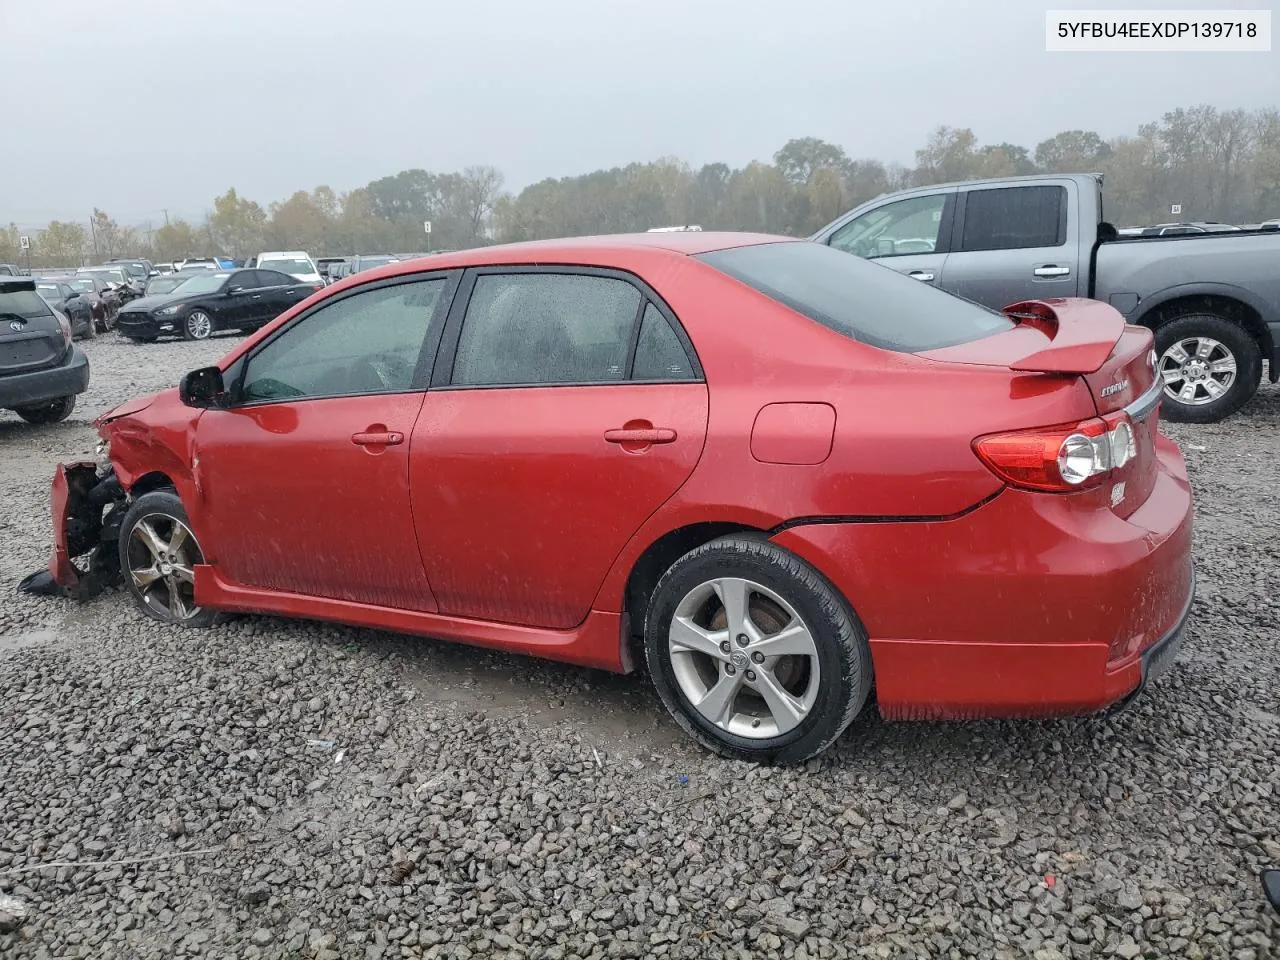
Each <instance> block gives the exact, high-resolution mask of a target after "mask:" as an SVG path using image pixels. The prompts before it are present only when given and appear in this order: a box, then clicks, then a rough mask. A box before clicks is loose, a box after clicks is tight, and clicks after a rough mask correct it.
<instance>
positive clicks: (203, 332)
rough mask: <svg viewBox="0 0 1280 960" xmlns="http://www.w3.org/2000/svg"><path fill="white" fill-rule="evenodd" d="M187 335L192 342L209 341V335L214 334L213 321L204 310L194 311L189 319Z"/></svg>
mask: <svg viewBox="0 0 1280 960" xmlns="http://www.w3.org/2000/svg"><path fill="white" fill-rule="evenodd" d="M187 333H189V334H190V335H191V339H192V340H207V339H209V334H211V333H213V321H212V320H210V319H209V315H208V314H207V313H205V312H204V311H203V310H194V311H192V313H191V316H189V317H187Z"/></svg>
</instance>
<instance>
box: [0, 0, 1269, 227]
mask: <svg viewBox="0 0 1280 960" xmlns="http://www.w3.org/2000/svg"><path fill="white" fill-rule="evenodd" d="M1137 5H1138V3H1136V2H1135V3H1133V4H1108V3H1106V2H1101V0H1100V2H1095V3H1092V4H1090V3H1078V2H1077V3H1072V2H1069V0H1066V2H1056V3H1033V2H1028V0H888V2H886V0H541V2H537V3H531V2H524V0H503V2H499V0H464V2H461V3H455V2H444V0H360V2H357V0H293V2H289V3H285V2H283V0H206V2H201V3H196V2H187V0H163V2H152V0H132V2H128V3H125V2H116V0H76V2H72V0H38V2H37V0H0V69H3V75H4V80H3V89H4V90H5V92H6V93H7V96H6V97H5V103H4V105H3V107H0V116H2V117H3V119H2V120H0V144H3V145H4V149H0V222H5V223H7V222H9V221H17V222H18V223H20V224H23V225H36V224H42V223H43V222H44V221H46V220H48V219H50V218H64V219H65V218H79V219H85V218H87V217H88V216H89V214H90V212H91V210H92V208H93V207H94V206H95V205H96V206H98V207H101V208H102V209H105V210H106V211H107V212H109V213H110V214H111V215H112V216H114V217H115V218H116V219H117V220H119V221H121V222H122V223H130V224H132V223H139V222H142V221H146V220H151V221H153V222H162V221H163V212H162V211H163V210H164V209H165V208H167V209H168V210H169V213H170V216H177V215H183V216H188V217H192V216H194V217H199V216H200V215H201V214H202V213H203V211H204V210H205V209H206V208H207V207H208V205H209V203H210V200H211V199H212V198H213V196H215V195H216V194H218V193H221V192H222V191H224V190H226V189H227V188H228V187H230V186H234V187H236V188H237V189H238V190H239V191H240V192H241V193H242V194H244V195H247V196H249V197H252V198H253V199H256V200H258V201H259V202H261V203H262V204H263V205H264V206H266V204H268V203H269V202H271V201H272V200H279V199H283V198H284V197H286V196H288V195H289V194H290V193H292V192H293V191H294V190H297V189H310V188H312V187H315V186H316V185H318V184H329V185H330V186H332V187H333V188H334V189H337V190H345V189H350V188H352V187H356V186H360V185H362V184H364V183H366V182H368V181H369V180H371V179H374V178H376V177H379V176H383V175H386V174H391V173H395V172H397V171H399V170H402V169H405V168H409V167H425V168H426V169H429V170H436V171H444V170H455V169H460V168H462V167H464V166H467V165H469V164H477V163H483V164H491V165H493V166H496V167H498V168H499V169H500V170H502V171H503V173H504V174H505V176H506V185H507V187H508V188H509V189H513V190H515V189H519V188H520V187H522V186H525V185H527V184H528V183H531V182H533V181H536V180H539V179H542V178H544V177H559V176H568V175H572V174H576V173H583V172H587V171H590V170H594V169H597V168H600V167H609V166H615V165H620V164H625V163H628V162H631V161H634V160H641V161H642V160H651V159H654V158H657V157H659V156H663V155H670V154H674V155H677V156H680V157H683V158H684V159H686V160H688V161H689V162H690V163H692V164H695V165H697V164H702V163H706V162H710V161H715V160H723V161H725V162H727V163H729V164H731V165H735V166H736V165H741V164H744V163H746V162H748V161H750V160H752V159H767V158H769V157H770V156H771V155H772V154H773V152H774V151H775V150H777V148H778V147H779V146H781V145H782V144H783V143H785V142H786V141H787V140H788V139H790V138H792V137H799V136H817V137H822V138H824V139H827V140H831V141H833V142H835V143H839V144H841V145H842V146H843V147H844V148H845V149H846V150H847V151H848V152H849V154H850V155H851V156H854V157H863V156H866V157H877V158H880V159H884V160H897V161H900V162H904V163H910V161H911V159H912V155H913V151H914V150H915V148H916V147H918V146H919V145H920V144H921V143H922V141H923V140H924V138H925V137H926V136H927V134H928V132H929V131H930V130H931V129H932V128H933V127H935V126H937V125H939V124H947V125H950V126H959V127H971V128H973V130H974V132H975V133H976V134H977V135H978V138H979V140H980V141H981V142H984V143H986V142H999V141H1002V140H1008V141H1011V142H1014V143H1020V144H1024V145H1026V146H1028V147H1032V148H1034V146H1035V144H1036V142H1037V141H1039V140H1041V139H1044V138H1045V137H1047V136H1050V135H1052V134H1053V133H1055V132H1057V131H1059V130H1063V129H1070V128H1085V129H1094V130H1097V131H1098V132H1099V133H1101V134H1103V135H1104V136H1108V137H1109V136H1115V135H1118V134H1125V133H1132V132H1134V131H1135V129H1136V127H1137V125H1138V124H1139V123H1141V122H1143V121H1146V120H1151V119H1156V118H1158V117H1159V116H1160V114H1162V113H1163V112H1164V111H1166V110H1169V109H1172V108H1174V107H1178V106H1189V105H1192V104H1195V103H1200V102H1207V103H1212V104H1214V105H1216V106H1220V107H1236V106H1239V107H1245V108H1255V107H1260V106H1270V105H1275V104H1277V103H1280V54H1278V53H1276V52H1272V53H1251V54H1062V53H1054V54H1050V53H1046V52H1045V50H1044V42H1045V41H1044V36H1045V27H1044V12H1045V9H1046V7H1049V6H1052V7H1054V8H1057V9H1062V8H1087V7H1093V8H1120V7H1129V6H1137ZM1162 6H1163V7H1165V8H1170V7H1177V8H1190V7H1198V8H1201V9H1205V8H1215V9H1229V8H1241V7H1262V8H1265V7H1267V6H1271V4H1261V3H1258V2H1257V0H1236V2H1234V3H1233V2H1226V3H1215V2H1214V0H1199V2H1198V3H1194V4H1185V3H1184V4H1179V3H1176V2H1170V0H1166V2H1165V3H1164V4H1163V5H1162Z"/></svg>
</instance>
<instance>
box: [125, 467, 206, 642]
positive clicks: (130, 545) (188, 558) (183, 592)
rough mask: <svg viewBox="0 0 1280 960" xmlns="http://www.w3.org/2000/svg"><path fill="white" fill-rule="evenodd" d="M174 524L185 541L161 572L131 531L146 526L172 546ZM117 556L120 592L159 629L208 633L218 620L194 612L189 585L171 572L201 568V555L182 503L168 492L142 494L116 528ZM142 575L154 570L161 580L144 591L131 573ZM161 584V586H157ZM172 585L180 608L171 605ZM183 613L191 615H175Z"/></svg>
mask: <svg viewBox="0 0 1280 960" xmlns="http://www.w3.org/2000/svg"><path fill="white" fill-rule="evenodd" d="M175 521H176V522H177V523H180V524H181V525H182V526H183V527H185V528H186V530H187V531H188V534H187V539H186V540H184V541H183V542H182V545H181V546H180V547H179V548H178V550H177V552H176V553H175V554H171V555H170V556H171V557H173V558H175V560H176V562H175V563H173V564H172V566H171V567H170V568H169V570H165V569H164V566H165V565H164V564H162V563H161V562H159V560H158V559H157V558H156V556H155V554H154V552H151V551H150V550H148V548H147V547H146V546H145V542H144V541H145V538H143V537H135V536H134V531H135V529H137V528H138V527H139V526H140V525H141V524H143V523H144V522H145V523H146V524H147V525H149V526H150V528H151V529H152V530H154V531H155V532H156V533H157V534H158V535H159V538H160V540H161V541H164V542H165V544H166V546H167V545H169V544H172V543H173V542H174V541H173V533H174V530H175V528H174V522H175ZM119 551H120V572H121V574H122V575H123V577H124V584H125V589H127V590H128V591H129V595H130V596H131V597H133V601H134V603H135V604H137V606H138V609H139V610H141V611H142V612H143V613H144V614H146V615H147V616H148V617H151V618H152V619H153V620H159V621H160V622H161V623H172V624H177V625H180V626H184V627H208V626H212V625H213V624H215V623H218V622H219V621H220V620H221V619H222V616H221V615H220V614H219V613H218V612H217V611H216V610H210V609H209V608H207V607H197V606H195V603H194V589H193V586H194V585H193V584H191V583H189V582H188V581H186V580H184V579H181V577H180V575H179V574H177V573H175V572H173V571H175V570H178V569H181V568H185V569H187V570H189V569H190V568H191V567H192V566H193V565H194V564H196V563H202V562H203V560H204V555H203V553H201V551H200V545H199V543H198V542H197V541H196V538H195V533H194V532H191V526H190V523H189V521H188V520H187V511H186V508H184V507H183V506H182V501H181V500H180V499H179V498H178V495H177V494H176V493H175V492H174V491H173V490H172V489H163V490H153V491H152V492H151V493H144V494H143V495H142V496H140V497H138V499H136V500H135V501H134V502H133V504H132V505H131V506H130V507H129V509H128V511H127V512H126V513H125V515H124V519H123V520H122V521H121V522H120V542H119ZM149 560H150V561H153V562H152V563H151V566H150V567H147V566H146V563H147V561H149ZM142 569H155V570H156V572H157V573H159V574H161V576H159V577H157V579H156V581H155V582H154V583H152V584H151V585H150V586H148V587H147V588H145V589H143V588H140V587H139V585H138V582H137V580H136V579H135V577H134V575H133V571H135V570H142ZM161 580H163V581H164V582H163V583H162V582H161ZM174 585H176V586H177V589H178V595H179V597H180V599H181V606H176V605H175V604H174V603H173V597H172V594H171V593H170V590H171V589H172V588H173V586H174ZM166 608H167V609H168V610H169V611H170V612H169V614H168V615H166V613H165V612H164V610H165V609H166ZM184 608H185V609H188V610H191V611H192V612H191V613H190V615H187V616H180V615H178V613H177V610H180V609H184Z"/></svg>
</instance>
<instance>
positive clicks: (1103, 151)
mask: <svg viewBox="0 0 1280 960" xmlns="http://www.w3.org/2000/svg"><path fill="white" fill-rule="evenodd" d="M1110 154H1111V147H1110V145H1109V144H1108V143H1107V142H1106V141H1105V140H1103V139H1102V138H1101V137H1100V136H1098V135H1097V134H1096V133H1094V132H1093V131H1092V130H1064V131H1062V132H1061V133H1055V134H1054V135H1053V136H1052V137H1050V138H1049V139H1048V140H1041V141H1040V142H1039V143H1038V144H1036V161H1035V162H1036V165H1037V166H1039V167H1041V168H1043V169H1044V170H1045V172H1046V173H1093V172H1095V171H1096V170H1097V169H1098V167H1099V164H1100V163H1101V162H1102V161H1104V160H1106V158H1107V157H1108V156H1110Z"/></svg>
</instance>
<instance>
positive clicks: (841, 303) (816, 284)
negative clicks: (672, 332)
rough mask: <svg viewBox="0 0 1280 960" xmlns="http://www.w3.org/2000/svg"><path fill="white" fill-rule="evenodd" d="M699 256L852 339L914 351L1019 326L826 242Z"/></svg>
mask: <svg viewBox="0 0 1280 960" xmlns="http://www.w3.org/2000/svg"><path fill="white" fill-rule="evenodd" d="M697 259H699V260H701V261H703V262H704V263H707V264H709V265H710V266H713V267H715V268H716V269H717V270H719V271H720V272H721V273H726V274H728V275H729V276H731V277H733V278H734V279H735V280H740V281H742V282H743V283H745V284H746V285H747V286H749V287H753V288H754V289H756V290H758V291H759V292H760V293H763V294H764V295H765V296H766V297H769V298H771V299H773V300H776V301H778V302H779V303H781V304H784V305H786V306H788V307H790V308H791V309H792V310H795V311H796V312H797V313H801V314H804V315H805V316H806V317H808V318H809V319H810V320H816V321H817V322H818V323H820V324H822V325H823V326H824V327H829V328H830V329H832V330H834V331H836V332H837V333H842V334H844V335H845V336H846V337H849V338H851V339H853V340H859V341H861V342H862V343H867V344H870V345H871V346H873V347H880V348H881V349H883V350H896V351H898V352H904V353H911V352H915V351H919V350H936V349H937V348H939V347H949V346H952V345H954V344H957V343H968V342H969V341H970V340H977V339H979V338H981V337H985V336H989V335H990V334H993V333H998V332H1000V331H1002V330H1011V329H1013V322H1012V321H1011V320H1009V319H1008V318H1007V317H1005V316H1004V315H1003V314H1000V313H997V312H995V311H994V310H988V309H987V308H986V307H983V306H979V305H978V304H976V303H971V302H970V301H968V300H961V299H960V298H959V297H953V296H952V295H951V294H949V293H943V292H942V291H941V290H936V289H934V288H933V287H930V286H927V285H926V284H924V283H922V282H921V281H919V280H912V279H909V278H907V277H904V276H902V275H901V274H899V273H897V272H895V271H894V270H892V269H890V268H889V267H885V266H882V265H880V264H878V263H874V262H872V261H870V260H863V259H861V258H860V257H855V256H854V255H853V254H850V253H842V252H840V251H839V250H833V249H832V248H831V247H828V246H824V245H823V244H820V243H811V242H807V241H803V242H799V243H763V244H757V245H755V246H750V247H734V248H732V249H730V250H717V251H715V252H713V253H703V254H699V255H698V257H697Z"/></svg>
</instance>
